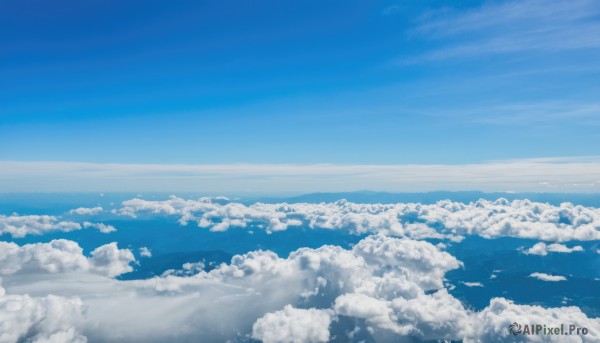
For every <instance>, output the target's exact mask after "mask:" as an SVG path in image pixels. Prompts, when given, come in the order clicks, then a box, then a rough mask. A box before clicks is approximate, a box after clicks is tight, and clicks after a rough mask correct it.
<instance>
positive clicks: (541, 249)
mask: <svg viewBox="0 0 600 343" xmlns="http://www.w3.org/2000/svg"><path fill="white" fill-rule="evenodd" d="M574 251H583V247H582V246H580V245H576V246H574V247H572V248H569V247H567V246H566V245H564V244H560V243H553V244H548V245H546V243H543V242H540V243H536V244H535V245H534V246H532V247H531V248H529V249H526V250H524V252H525V253H526V254H529V255H540V256H546V255H548V253H549V252H558V253H564V254H570V253H572V252H574Z"/></svg>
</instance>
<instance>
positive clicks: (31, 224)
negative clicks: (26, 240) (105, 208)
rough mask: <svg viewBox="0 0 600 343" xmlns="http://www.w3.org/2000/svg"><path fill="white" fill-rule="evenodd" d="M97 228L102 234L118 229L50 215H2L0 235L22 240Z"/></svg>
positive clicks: (0, 218)
mask: <svg viewBox="0 0 600 343" xmlns="http://www.w3.org/2000/svg"><path fill="white" fill-rule="evenodd" d="M89 227H92V228H96V229H98V230H100V232H102V233H109V232H113V231H115V230H116V229H115V228H114V227H113V226H111V225H105V224H101V223H90V222H84V223H83V226H82V224H80V223H76V222H72V221H62V220H60V218H59V217H55V216H48V215H26V216H20V215H18V214H12V215H10V216H5V215H1V214H0V235H2V234H9V235H11V236H12V237H13V238H21V237H25V236H26V235H42V234H45V233H48V232H70V231H75V230H81V229H82V228H89Z"/></svg>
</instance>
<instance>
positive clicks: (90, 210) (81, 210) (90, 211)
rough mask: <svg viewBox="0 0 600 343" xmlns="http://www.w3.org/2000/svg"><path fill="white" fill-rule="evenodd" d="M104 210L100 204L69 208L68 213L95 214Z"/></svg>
mask: <svg viewBox="0 0 600 343" xmlns="http://www.w3.org/2000/svg"><path fill="white" fill-rule="evenodd" d="M103 211H104V209H103V208H102V207H100V206H97V207H79V208H76V209H72V210H70V211H69V212H68V213H69V214H76V215H80V216H92V215H96V214H99V213H102V212H103Z"/></svg>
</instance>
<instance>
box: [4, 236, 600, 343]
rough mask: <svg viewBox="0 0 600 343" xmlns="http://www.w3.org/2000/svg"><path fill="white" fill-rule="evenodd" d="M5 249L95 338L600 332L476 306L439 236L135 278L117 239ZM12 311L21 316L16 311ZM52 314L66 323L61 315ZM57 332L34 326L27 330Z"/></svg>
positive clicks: (14, 279)
mask: <svg viewBox="0 0 600 343" xmlns="http://www.w3.org/2000/svg"><path fill="white" fill-rule="evenodd" d="M1 247H2V248H3V249H4V250H5V251H7V252H6V253H0V256H1V255H5V256H13V257H12V258H11V259H10V261H9V260H6V261H2V262H1V263H0V266H2V267H4V268H3V269H0V275H1V276H2V277H3V283H4V286H5V287H6V290H7V293H8V294H10V295H9V296H19V295H18V294H29V297H31V298H35V299H39V298H44V297H48V296H49V294H55V295H56V296H59V297H62V298H69V299H71V298H73V297H75V299H80V300H77V301H81V308H84V309H85V311H84V312H82V314H81V318H80V320H78V321H71V320H67V319H64V326H61V327H60V328H59V329H52V330H50V331H48V330H46V331H47V332H49V333H50V334H54V333H57V334H59V333H60V335H64V336H65V337H67V336H68V335H69V334H71V332H72V334H71V336H73V337H80V335H81V336H86V337H87V338H88V339H89V340H90V341H94V342H95V341H110V342H163V341H167V340H168V341H199V340H201V341H228V340H231V341H244V340H247V339H249V338H251V337H254V338H258V339H263V340H265V341H267V342H268V341H273V342H279V341H297V342H305V341H316V342H319V341H326V340H327V337H329V338H330V339H332V337H333V334H334V333H341V334H343V335H346V334H349V333H351V332H353V333H354V334H356V333H357V332H358V333H360V335H363V336H365V337H366V338H367V339H371V340H374V341H402V340H403V339H404V340H409V339H421V340H450V339H452V340H463V341H465V342H477V341H481V342H487V341H491V338H493V339H495V341H499V342H501V341H507V340H509V339H513V338H512V336H509V335H508V331H507V327H508V323H512V321H515V320H519V321H520V322H523V323H525V322H526V320H531V321H532V322H533V321H534V320H535V323H538V322H539V323H546V322H548V323H554V322H556V321H558V320H564V322H565V323H577V324H580V325H584V326H586V327H588V328H589V329H590V332H594V333H593V335H597V333H596V332H600V331H597V328H598V327H599V323H598V320H599V319H590V318H588V317H586V316H585V315H584V314H583V313H582V312H581V311H580V310H579V309H577V308H576V307H566V308H556V309H543V308H541V307H532V306H519V305H515V304H512V303H510V302H508V301H506V300H504V299H501V298H500V299H492V301H491V303H490V306H488V307H487V308H485V309H484V310H483V311H481V312H473V311H471V310H469V309H467V308H465V307H464V306H463V304H462V303H461V302H460V301H459V300H458V299H456V298H454V297H453V296H452V295H450V294H449V293H448V292H447V291H446V290H445V289H444V288H443V281H444V279H445V273H446V272H448V271H450V270H452V269H455V268H459V267H460V265H461V264H460V262H459V261H457V260H456V258H454V257H453V256H451V255H450V254H448V253H447V252H443V251H440V250H438V249H437V248H436V247H435V246H434V245H432V244H430V243H427V242H424V241H414V240H411V239H408V238H393V237H389V236H381V235H375V236H370V237H367V238H365V239H363V240H362V241H360V242H359V243H358V244H356V245H355V246H354V247H353V248H352V249H343V248H341V247H337V246H323V247H320V248H318V249H309V248H301V249H298V250H296V251H294V252H292V253H291V254H290V255H289V256H288V257H287V258H282V257H279V256H277V255H276V254H274V253H272V252H269V251H253V252H249V253H246V254H243V255H237V256H235V257H233V258H232V261H231V263H229V264H222V265H220V266H218V267H217V268H215V269H213V270H211V271H208V272H207V271H204V270H202V268H198V267H197V266H198V264H197V263H189V264H188V265H187V267H186V266H185V265H184V268H183V269H182V271H187V272H185V273H184V272H182V273H173V274H168V275H164V276H161V277H154V278H151V279H146V280H133V281H120V280H116V279H111V278H109V277H107V276H114V275H117V274H118V273H120V272H122V271H123V270H122V267H123V266H125V265H127V264H125V263H123V262H125V261H132V259H133V257H132V256H130V254H131V252H129V251H128V253H123V251H119V250H118V249H117V247H116V244H109V245H105V246H103V247H100V248H98V249H96V250H95V251H94V253H92V255H91V257H89V258H86V257H85V256H83V255H82V253H81V249H80V248H79V247H78V246H77V244H76V243H73V242H69V241H53V242H51V243H47V244H39V245H25V246H23V247H18V246H16V245H15V244H13V243H3V245H2V246H1ZM25 251H27V253H25ZM30 251H35V252H38V251H41V252H43V253H39V255H35V254H34V253H33V252H30ZM30 255H34V256H36V257H27V256H30ZM54 255H56V256H54ZM14 256H16V257H14ZM73 261H75V262H73ZM19 266H21V267H19ZM59 273H60V274H59ZM62 298H61V299H62ZM43 311H44V310H39V311H36V313H37V312H41V313H44V312H43ZM66 313H70V312H69V311H67V312H66ZM77 313H79V312H77ZM0 316H6V317H8V318H12V319H10V320H9V321H12V322H15V321H16V322H19V320H18V319H14V318H13V317H11V316H13V314H11V313H8V314H7V313H6V311H5V310H0ZM52 318H56V319H55V320H56V321H60V322H61V323H62V319H60V318H62V317H61V316H60V314H59V313H56V314H55V315H53V316H52ZM65 318H70V317H65ZM336 318H339V320H338V319H336ZM557 318H558V319H557ZM508 320H510V322H507V321H508ZM505 322H506V323H505ZM73 323H74V324H73ZM275 323H278V325H275ZM348 323H352V324H351V325H350V326H347V325H348ZM0 325H1V324H0ZM344 325H346V326H344ZM300 328H304V329H305V330H301V329H300ZM306 328H309V330H306ZM11 330H12V329H11ZM593 330H596V331H593ZM46 331H43V330H41V329H40V328H39V327H38V326H36V325H32V326H31V327H30V329H27V335H29V336H28V337H34V336H36V335H38V334H41V333H43V332H46ZM63 331H64V332H63ZM11 332H13V331H11ZM14 332H17V335H21V334H20V333H19V332H21V331H18V330H16V329H15V330H14ZM344 332H345V333H344ZM44 334H45V333H44ZM354 334H353V335H354ZM286 337H287V338H286ZM408 337H412V338H408ZM589 337H592V338H594V337H596V336H588V338H589ZM13 341H14V340H13Z"/></svg>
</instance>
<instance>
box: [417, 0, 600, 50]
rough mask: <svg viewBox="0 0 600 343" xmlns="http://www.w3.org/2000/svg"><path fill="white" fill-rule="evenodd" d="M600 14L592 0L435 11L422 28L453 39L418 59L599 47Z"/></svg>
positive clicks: (432, 35) (425, 32) (437, 36)
mask: <svg viewBox="0 0 600 343" xmlns="http://www.w3.org/2000/svg"><path fill="white" fill-rule="evenodd" d="M598 14H600V6H598V4H597V3H596V2H594V1H589V0H574V1H566V2H562V1H540V0H526V1H508V2H501V3H485V4H483V5H482V6H481V7H480V8H477V9H472V10H467V11H453V10H448V9H446V10H444V11H439V12H430V13H429V15H427V16H425V17H423V18H422V21H421V23H420V25H419V27H418V28H417V29H416V30H415V31H416V33H420V34H423V35H426V36H428V37H430V38H432V39H443V40H445V41H451V42H453V44H450V45H447V47H442V48H441V49H439V50H435V51H432V52H429V53H427V54H426V55H424V56H421V57H420V58H417V60H425V61H426V60H441V59H449V58H464V57H475V56H482V55H490V54H509V53H521V54H524V53H553V52H565V51H574V50H583V49H598V48H600V39H599V38H598V37H600V25H598V23H597V22H596V21H594V20H593V18H594V16H597V15H598ZM456 38H458V39H459V40H458V41H457V40H456Z"/></svg>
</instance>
